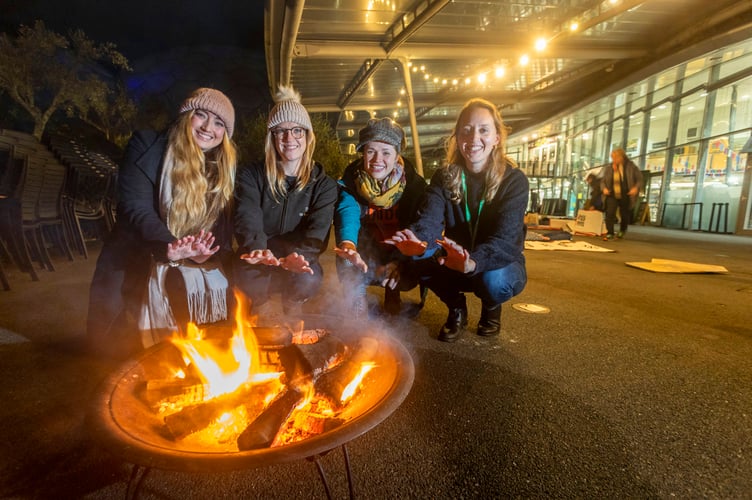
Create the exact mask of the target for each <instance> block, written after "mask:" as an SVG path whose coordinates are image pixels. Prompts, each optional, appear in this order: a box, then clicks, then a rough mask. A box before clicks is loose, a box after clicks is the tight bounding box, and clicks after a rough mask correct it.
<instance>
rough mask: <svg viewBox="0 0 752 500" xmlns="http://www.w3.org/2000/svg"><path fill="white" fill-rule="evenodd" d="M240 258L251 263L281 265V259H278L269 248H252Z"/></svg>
mask: <svg viewBox="0 0 752 500" xmlns="http://www.w3.org/2000/svg"><path fill="white" fill-rule="evenodd" d="M240 258H241V259H243V260H244V261H246V262H247V263H249V264H263V265H265V266H278V265H279V259H277V258H276V257H275V256H274V254H273V253H272V251H271V250H269V249H264V250H251V251H250V252H248V253H244V254H243V255H241V256H240Z"/></svg>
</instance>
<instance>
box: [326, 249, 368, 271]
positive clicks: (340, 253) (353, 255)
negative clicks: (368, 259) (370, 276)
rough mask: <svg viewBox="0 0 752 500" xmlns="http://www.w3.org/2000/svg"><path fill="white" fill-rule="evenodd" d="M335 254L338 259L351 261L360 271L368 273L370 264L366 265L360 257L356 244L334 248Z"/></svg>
mask: <svg viewBox="0 0 752 500" xmlns="http://www.w3.org/2000/svg"><path fill="white" fill-rule="evenodd" d="M334 253H336V254H337V257H340V258H342V259H345V260H347V261H349V262H350V264H352V265H353V266H354V267H355V268H356V269H359V270H360V271H361V272H364V273H366V272H368V264H366V263H365V261H364V260H363V258H362V257H361V256H360V254H359V253H358V250H357V249H356V248H355V245H354V244H352V243H349V242H347V243H341V244H340V246H338V247H334Z"/></svg>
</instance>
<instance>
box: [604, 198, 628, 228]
mask: <svg viewBox="0 0 752 500" xmlns="http://www.w3.org/2000/svg"><path fill="white" fill-rule="evenodd" d="M617 209H618V210H619V216H620V217H621V221H620V222H619V231H621V232H622V233H626V232H627V227H628V226H629V223H630V222H631V218H632V209H631V208H630V201H629V197H628V196H622V198H621V199H619V200H617V199H616V198H615V197H613V196H606V232H607V233H608V234H614V224H615V223H616V210H617Z"/></svg>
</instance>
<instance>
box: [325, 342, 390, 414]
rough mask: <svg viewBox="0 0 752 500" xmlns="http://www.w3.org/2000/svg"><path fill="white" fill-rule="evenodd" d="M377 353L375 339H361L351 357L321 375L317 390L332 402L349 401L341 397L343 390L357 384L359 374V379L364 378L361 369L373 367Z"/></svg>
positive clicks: (377, 345) (377, 347)
mask: <svg viewBox="0 0 752 500" xmlns="http://www.w3.org/2000/svg"><path fill="white" fill-rule="evenodd" d="M378 351H379V341H378V340H377V339H375V338H373V337H363V338H361V339H360V340H359V341H358V344H357V346H356V347H355V349H354V352H353V354H352V356H350V357H349V358H347V360H346V361H345V362H344V363H342V364H341V365H340V366H338V367H337V368H336V369H335V370H331V371H329V372H327V373H325V374H323V375H322V376H321V377H320V378H319V380H318V383H317V388H318V389H319V391H320V392H322V393H324V394H326V395H328V396H329V397H330V398H332V399H333V400H334V401H337V402H338V403H340V404H341V403H343V402H344V401H346V400H347V399H349V396H348V397H343V396H345V394H344V393H345V389H347V388H348V386H349V385H350V384H351V383H352V382H353V381H356V383H358V382H359V381H358V380H357V378H358V376H359V375H360V374H362V375H361V377H362V376H364V372H363V367H364V366H372V365H373V360H374V359H376V357H377V356H376V355H377V353H378Z"/></svg>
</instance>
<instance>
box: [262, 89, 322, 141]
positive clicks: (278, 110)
mask: <svg viewBox="0 0 752 500" xmlns="http://www.w3.org/2000/svg"><path fill="white" fill-rule="evenodd" d="M274 102H275V103H276V104H275V105H274V107H273V108H272V110H271V112H270V113H269V119H268V121H267V123H266V128H267V129H272V128H274V127H276V126H277V125H279V124H280V123H284V122H292V123H297V124H298V125H300V126H301V127H303V128H304V129H306V130H309V131H310V130H313V125H311V117H310V116H308V111H307V110H306V109H305V106H303V105H302V104H301V103H300V94H299V93H298V92H297V91H295V89H293V88H292V87H285V86H283V85H280V86H279V91H278V92H277V93H276V94H275V96H274Z"/></svg>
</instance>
